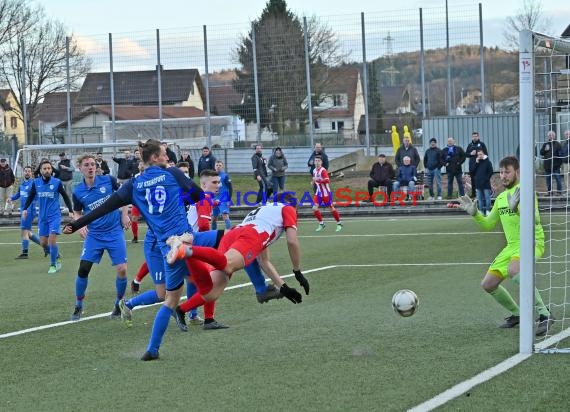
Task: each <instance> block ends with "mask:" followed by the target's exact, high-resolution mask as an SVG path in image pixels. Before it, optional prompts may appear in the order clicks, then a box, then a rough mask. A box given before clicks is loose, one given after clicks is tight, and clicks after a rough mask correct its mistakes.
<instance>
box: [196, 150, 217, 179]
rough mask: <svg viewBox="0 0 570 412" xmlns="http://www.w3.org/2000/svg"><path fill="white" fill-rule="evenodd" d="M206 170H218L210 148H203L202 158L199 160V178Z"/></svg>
mask: <svg viewBox="0 0 570 412" xmlns="http://www.w3.org/2000/svg"><path fill="white" fill-rule="evenodd" d="M206 169H211V170H216V158H215V157H214V155H213V154H212V152H211V151H210V148H209V147H208V146H204V147H203V148H202V156H200V158H199V159H198V176H200V173H202V171H203V170H206Z"/></svg>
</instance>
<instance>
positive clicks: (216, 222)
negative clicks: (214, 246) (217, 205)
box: [211, 218, 218, 230]
mask: <svg viewBox="0 0 570 412" xmlns="http://www.w3.org/2000/svg"><path fill="white" fill-rule="evenodd" d="M211 229H212V230H218V218H215V219H212V227H211Z"/></svg>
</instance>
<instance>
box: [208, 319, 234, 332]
mask: <svg viewBox="0 0 570 412" xmlns="http://www.w3.org/2000/svg"><path fill="white" fill-rule="evenodd" d="M228 328H229V326H227V325H224V324H223V323H220V322H218V321H216V320H215V319H206V320H205V321H204V326H202V329H204V330H217V329H228Z"/></svg>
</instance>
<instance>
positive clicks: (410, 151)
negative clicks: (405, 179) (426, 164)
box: [394, 137, 420, 169]
mask: <svg viewBox="0 0 570 412" xmlns="http://www.w3.org/2000/svg"><path fill="white" fill-rule="evenodd" d="M406 156H408V157H409V158H410V162H411V164H412V165H413V166H415V167H416V169H417V167H418V165H419V164H420V154H419V153H418V149H416V148H415V147H414V146H412V143H411V141H410V138H409V137H404V142H403V143H402V145H401V146H400V148H399V149H398V150H397V151H396V156H395V158H394V162H396V166H397V167H400V166H402V165H403V164H404V157H406Z"/></svg>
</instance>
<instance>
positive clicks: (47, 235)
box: [22, 160, 73, 274]
mask: <svg viewBox="0 0 570 412" xmlns="http://www.w3.org/2000/svg"><path fill="white" fill-rule="evenodd" d="M52 173H53V166H52V165H51V163H50V162H49V160H44V161H43V162H41V163H40V176H39V177H37V178H35V179H34V181H33V183H32V186H31V187H30V191H29V195H28V198H27V199H26V203H25V204H24V206H23V210H22V219H26V218H27V217H28V214H29V213H32V212H31V211H30V210H29V208H30V206H31V205H32V202H33V201H34V199H36V198H37V202H38V205H39V216H38V228H39V235H40V243H41V245H42V246H43V247H44V248H45V247H46V246H48V245H49V255H50V267H49V270H48V274H53V273H56V272H57V271H59V270H60V269H61V259H60V256H59V249H58V247H57V235H59V228H60V225H61V210H60V208H59V196H60V195H61V197H62V198H63V201H64V202H65V206H66V207H67V209H68V210H69V215H70V216H73V212H72V206H71V200H69V196H67V193H65V188H64V187H63V185H62V183H61V181H60V180H59V179H58V178H56V177H53V176H52Z"/></svg>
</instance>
